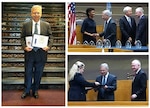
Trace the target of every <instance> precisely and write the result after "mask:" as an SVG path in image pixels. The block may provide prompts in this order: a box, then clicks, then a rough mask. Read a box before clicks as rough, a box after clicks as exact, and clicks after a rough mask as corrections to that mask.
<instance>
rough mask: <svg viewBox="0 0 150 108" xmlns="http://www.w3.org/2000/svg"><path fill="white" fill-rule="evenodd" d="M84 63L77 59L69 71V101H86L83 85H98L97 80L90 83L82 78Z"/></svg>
mask: <svg viewBox="0 0 150 108" xmlns="http://www.w3.org/2000/svg"><path fill="white" fill-rule="evenodd" d="M84 68H85V64H84V63H83V62H80V61H77V62H76V63H74V64H73V66H72V67H71V69H70V72H69V86H70V88H69V91H68V100H69V101H86V92H87V90H86V89H85V87H96V86H98V85H100V83H99V82H95V83H91V82H88V81H86V80H85V79H84V77H83V75H82V74H83V72H84Z"/></svg>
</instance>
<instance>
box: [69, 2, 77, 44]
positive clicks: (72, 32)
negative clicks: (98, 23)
mask: <svg viewBox="0 0 150 108" xmlns="http://www.w3.org/2000/svg"><path fill="white" fill-rule="evenodd" d="M68 20H69V22H68V26H69V27H70V37H69V44H73V45H75V44H76V15H75V3H70V4H69V5H68Z"/></svg>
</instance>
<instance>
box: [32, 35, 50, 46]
mask: <svg viewBox="0 0 150 108" xmlns="http://www.w3.org/2000/svg"><path fill="white" fill-rule="evenodd" d="M48 39H49V37H48V36H44V35H38V34H34V35H33V40H32V47H38V48H43V47H46V46H47V44H48Z"/></svg>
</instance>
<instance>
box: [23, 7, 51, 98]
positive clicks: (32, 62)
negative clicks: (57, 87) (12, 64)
mask: <svg viewBox="0 0 150 108" xmlns="http://www.w3.org/2000/svg"><path fill="white" fill-rule="evenodd" d="M41 16H42V7H41V6H40V5H34V6H33V7H32V8H31V17H32V20H30V21H29V22H25V23H24V24H23V28H22V33H21V44H22V47H23V50H24V52H25V79H24V80H25V81H24V85H25V89H24V92H23V94H22V95H21V98H22V99H24V98H26V97H27V96H29V95H30V89H32V96H33V97H34V98H38V97H39V95H38V89H39V85H40V82H41V77H42V73H43V69H44V65H45V63H46V60H47V51H48V50H49V49H50V48H51V46H52V44H53V39H52V31H51V27H50V24H49V23H48V22H44V21H42V20H40V19H41ZM32 76H33V79H34V81H33V84H32ZM31 86H32V87H31Z"/></svg>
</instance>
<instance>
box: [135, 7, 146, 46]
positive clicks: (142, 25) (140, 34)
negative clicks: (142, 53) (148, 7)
mask: <svg viewBox="0 0 150 108" xmlns="http://www.w3.org/2000/svg"><path fill="white" fill-rule="evenodd" d="M135 15H136V16H137V17H138V18H139V23H138V24H137V29H136V37H135V44H136V42H137V40H140V41H141V43H142V46H147V44H148V19H147V17H146V16H145V15H144V10H143V8H142V7H138V8H136V10H135Z"/></svg>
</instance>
